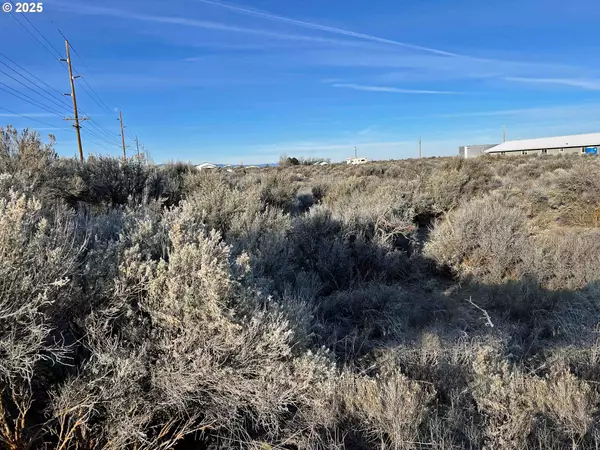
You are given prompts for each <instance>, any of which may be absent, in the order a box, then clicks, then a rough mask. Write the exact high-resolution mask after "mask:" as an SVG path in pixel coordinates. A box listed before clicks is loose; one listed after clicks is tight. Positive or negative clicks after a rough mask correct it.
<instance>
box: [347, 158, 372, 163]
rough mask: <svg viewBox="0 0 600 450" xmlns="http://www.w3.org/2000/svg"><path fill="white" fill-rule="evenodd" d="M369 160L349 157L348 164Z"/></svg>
mask: <svg viewBox="0 0 600 450" xmlns="http://www.w3.org/2000/svg"><path fill="white" fill-rule="evenodd" d="M368 162H369V161H368V160H367V158H348V159H347V160H346V164H366V163H368Z"/></svg>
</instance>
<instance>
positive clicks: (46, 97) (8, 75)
mask: <svg viewBox="0 0 600 450" xmlns="http://www.w3.org/2000/svg"><path fill="white" fill-rule="evenodd" d="M0 64H4V63H3V62H2V61H0ZM4 65H5V66H6V67H8V68H9V69H10V67H9V66H8V65H6V64H4ZM0 73H2V74H4V75H6V76H7V77H8V78H10V79H11V80H13V81H15V82H17V83H19V84H20V85H21V86H24V87H25V88H26V89H29V90H30V91H31V92H33V93H34V94H36V95H41V97H42V98H44V100H45V101H50V102H51V103H52V104H53V105H54V106H58V107H59V108H64V107H65V105H62V104H60V103H59V102H57V101H56V100H55V99H54V98H52V97H48V96H47V95H42V94H40V93H39V92H37V91H36V90H35V89H33V88H32V87H31V86H28V85H26V84H25V83H23V82H22V81H20V80H17V79H16V78H15V77H13V76H12V75H10V74H8V73H6V72H5V71H4V70H2V69H0ZM17 75H20V74H19V73H18V72H17Z"/></svg>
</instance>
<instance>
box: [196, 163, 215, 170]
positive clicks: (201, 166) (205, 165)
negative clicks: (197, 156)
mask: <svg viewBox="0 0 600 450" xmlns="http://www.w3.org/2000/svg"><path fill="white" fill-rule="evenodd" d="M216 168H217V165H216V164H211V163H202V164H199V165H197V166H196V170H208V169H216Z"/></svg>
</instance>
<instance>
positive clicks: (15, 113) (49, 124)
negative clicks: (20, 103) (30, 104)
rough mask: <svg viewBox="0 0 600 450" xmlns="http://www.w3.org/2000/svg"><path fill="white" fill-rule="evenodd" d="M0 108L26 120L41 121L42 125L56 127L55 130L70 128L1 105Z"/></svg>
mask: <svg viewBox="0 0 600 450" xmlns="http://www.w3.org/2000/svg"><path fill="white" fill-rule="evenodd" d="M0 109H1V110H2V111H6V112H7V113H9V114H13V115H15V116H20V117H23V118H25V119H27V120H31V121H33V122H38V123H41V124H42V125H46V126H49V127H52V128H56V129H57V130H66V131H71V130H69V129H68V128H66V127H57V126H56V125H53V124H51V123H48V122H45V121H43V120H39V119H35V118H33V117H29V116H26V115H25V114H19V113H17V112H14V111H11V110H10V109H7V108H4V107H2V106H0Z"/></svg>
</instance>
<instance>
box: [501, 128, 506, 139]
mask: <svg viewBox="0 0 600 450" xmlns="http://www.w3.org/2000/svg"><path fill="white" fill-rule="evenodd" d="M502 129H503V135H502V139H503V141H502V142H506V125H502Z"/></svg>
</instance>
